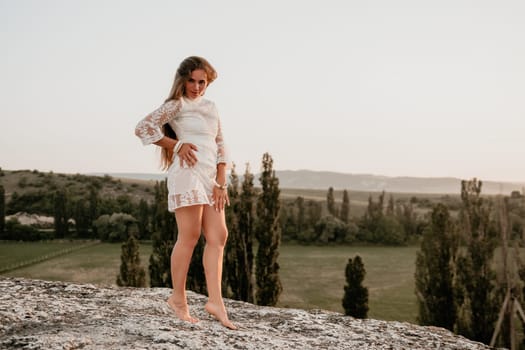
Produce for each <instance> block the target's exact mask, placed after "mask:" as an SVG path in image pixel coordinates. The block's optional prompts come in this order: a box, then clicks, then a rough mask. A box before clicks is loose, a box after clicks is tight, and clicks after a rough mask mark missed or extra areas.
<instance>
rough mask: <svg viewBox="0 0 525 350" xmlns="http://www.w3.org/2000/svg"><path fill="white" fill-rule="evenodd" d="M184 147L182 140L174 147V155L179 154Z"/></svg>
mask: <svg viewBox="0 0 525 350" xmlns="http://www.w3.org/2000/svg"><path fill="white" fill-rule="evenodd" d="M182 145H184V142H182V140H179V141H177V143H176V144H175V146H174V147H173V153H175V154H179V151H180V149H181V148H182Z"/></svg>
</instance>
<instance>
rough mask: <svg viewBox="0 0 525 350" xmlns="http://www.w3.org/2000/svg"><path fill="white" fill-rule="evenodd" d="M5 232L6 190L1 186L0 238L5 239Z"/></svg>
mask: <svg viewBox="0 0 525 350" xmlns="http://www.w3.org/2000/svg"><path fill="white" fill-rule="evenodd" d="M4 231H5V189H4V186H2V185H0V237H3V235H4Z"/></svg>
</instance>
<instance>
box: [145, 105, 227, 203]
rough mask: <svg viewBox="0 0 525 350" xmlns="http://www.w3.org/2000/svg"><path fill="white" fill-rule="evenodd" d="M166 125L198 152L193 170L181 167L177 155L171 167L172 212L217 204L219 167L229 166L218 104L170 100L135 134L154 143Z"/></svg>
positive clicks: (169, 193) (147, 117) (146, 120)
mask: <svg viewBox="0 0 525 350" xmlns="http://www.w3.org/2000/svg"><path fill="white" fill-rule="evenodd" d="M166 123H168V124H169V125H170V126H171V127H172V128H173V130H174V131H175V133H176V134H177V139H178V140H182V141H183V142H189V143H193V144H194V145H196V146H197V149H198V151H196V152H195V154H196V156H197V163H196V164H195V165H194V166H193V167H192V168H190V167H189V166H188V165H187V164H186V163H185V162H184V163H183V166H182V167H181V166H180V162H179V157H178V155H176V154H175V155H174V158H173V163H172V164H171V166H170V167H169V168H168V181H167V182H168V209H169V211H175V209H177V208H180V207H185V206H189V205H196V204H208V205H213V198H212V192H213V186H214V184H215V178H216V175H217V164H218V163H228V159H227V154H226V149H225V145H224V141H223V137H222V130H221V124H220V119H219V114H218V113H217V109H216V107H215V104H214V103H213V102H212V101H209V100H206V99H204V98H202V97H201V98H198V99H195V100H190V99H187V98H184V97H183V98H181V99H179V100H170V101H168V102H166V103H164V104H163V105H162V106H160V107H159V108H158V109H157V110H155V111H154V112H152V113H151V114H149V115H147V116H146V117H145V118H144V119H142V120H141V121H140V122H139V123H138V124H137V127H136V129H135V134H136V135H137V136H138V137H139V138H140V139H141V140H142V143H143V144H144V145H149V144H152V143H154V142H157V141H159V140H160V139H161V138H162V137H163V136H164V134H163V133H162V131H161V128H162V126H163V125H164V124H166Z"/></svg>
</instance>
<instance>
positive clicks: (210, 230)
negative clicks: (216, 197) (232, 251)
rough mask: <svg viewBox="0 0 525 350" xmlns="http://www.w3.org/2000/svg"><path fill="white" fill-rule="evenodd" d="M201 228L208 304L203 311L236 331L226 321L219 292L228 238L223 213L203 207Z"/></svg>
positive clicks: (228, 321) (210, 207)
mask: <svg viewBox="0 0 525 350" xmlns="http://www.w3.org/2000/svg"><path fill="white" fill-rule="evenodd" d="M202 227H203V230H204V237H205V238H206V245H205V246H204V253H203V259H202V263H203V265H204V273H205V275H206V286H207V288H208V302H207V303H206V306H205V309H206V311H208V312H209V313H210V314H211V315H213V316H214V317H215V318H217V319H218V320H219V321H220V322H221V323H222V324H223V325H224V326H225V327H228V328H230V329H237V327H236V326H235V325H234V324H233V323H232V322H231V321H230V320H229V319H228V314H227V312H226V308H225V306H224V302H223V300H222V292H221V280H222V258H223V253H224V246H225V244H226V238H227V237H228V230H227V228H226V220H225V217H224V211H221V212H218V211H216V210H215V208H214V207H212V206H207V205H205V206H204V209H203V214H202Z"/></svg>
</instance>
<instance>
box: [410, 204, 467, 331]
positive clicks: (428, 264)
mask: <svg viewBox="0 0 525 350" xmlns="http://www.w3.org/2000/svg"><path fill="white" fill-rule="evenodd" d="M458 248H459V239H458V236H457V233H456V232H455V228H454V226H453V224H452V221H451V218H450V214H449V212H448V208H447V207H446V206H445V205H443V204H441V203H440V204H438V205H437V206H436V207H435V208H434V209H433V210H432V218H431V222H430V225H429V227H428V228H427V229H426V231H425V233H424V234H423V240H422V242H421V250H420V251H418V252H417V257H416V273H415V280H416V295H417V298H418V308H419V316H418V320H419V324H421V325H424V326H438V327H444V328H447V329H449V330H451V331H453V330H454V325H455V322H456V315H457V311H456V300H455V294H454V285H453V283H454V277H455V260H456V256H457V253H458Z"/></svg>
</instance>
